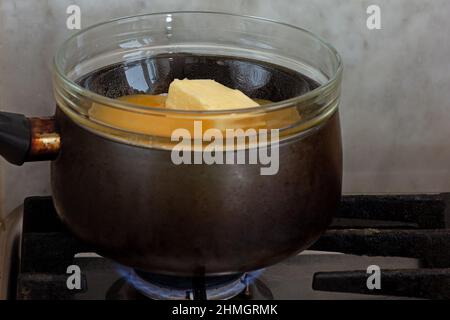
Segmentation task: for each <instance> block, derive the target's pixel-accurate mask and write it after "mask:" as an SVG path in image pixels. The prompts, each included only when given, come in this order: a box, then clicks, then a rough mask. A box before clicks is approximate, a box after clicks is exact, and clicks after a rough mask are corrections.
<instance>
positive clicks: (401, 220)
mask: <svg viewBox="0 0 450 320" xmlns="http://www.w3.org/2000/svg"><path fill="white" fill-rule="evenodd" d="M449 199H450V196H449V194H440V195H420V196H349V197H344V199H343V203H342V206H341V210H340V211H339V213H338V215H337V219H336V220H335V223H334V224H333V225H332V227H331V228H330V230H328V231H327V232H326V233H325V234H324V235H323V236H322V237H321V238H320V239H319V240H318V241H317V242H316V243H315V244H314V245H313V246H312V248H311V249H314V250H321V251H333V252H342V253H346V254H354V255H367V256H395V257H410V258H417V259H420V261H421V264H422V268H420V269H415V270H382V278H381V279H382V280H381V281H382V286H381V289H379V290H369V289H368V288H367V286H366V279H367V273H366V271H344V272H319V273H316V274H315V275H314V279H313V289H315V290H321V291H333V292H346V293H362V294H377V295H384V296H401V297H413V298H429V299H450V229H449V223H450V219H449V212H450V211H449V205H448V204H449ZM393 226H395V227H393Z"/></svg>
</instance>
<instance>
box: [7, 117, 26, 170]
mask: <svg viewBox="0 0 450 320" xmlns="http://www.w3.org/2000/svg"><path fill="white" fill-rule="evenodd" d="M30 147H31V125H30V121H29V120H28V119H27V118H26V117H25V116H24V115H22V114H16V113H9V112H0V155H1V156H3V157H4V158H5V159H6V160H7V161H8V162H11V163H12V164H16V165H19V166H20V165H22V164H23V163H24V162H25V160H26V158H27V155H28V153H29V150H30Z"/></svg>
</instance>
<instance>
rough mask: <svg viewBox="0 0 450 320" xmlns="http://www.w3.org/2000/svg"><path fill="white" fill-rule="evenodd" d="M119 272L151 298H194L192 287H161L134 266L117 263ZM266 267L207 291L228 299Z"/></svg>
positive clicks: (214, 296)
mask: <svg viewBox="0 0 450 320" xmlns="http://www.w3.org/2000/svg"><path fill="white" fill-rule="evenodd" d="M116 271H117V273H118V274H119V275H120V276H121V277H123V278H124V279H125V281H127V282H128V283H129V284H130V285H131V286H133V287H134V288H135V289H136V290H138V291H139V292H141V293H142V294H144V295H145V296H147V297H149V298H151V299H158V300H162V299H165V300H186V299H193V294H192V290H191V289H186V290H183V289H171V288H167V287H161V286H158V285H154V284H152V283H150V282H147V281H145V280H143V279H142V278H141V277H139V275H138V274H136V272H135V271H134V269H133V268H130V267H126V266H123V265H119V264H116ZM264 271H265V269H260V270H256V271H252V272H249V273H246V274H245V275H243V276H242V278H241V279H238V280H237V281H235V282H232V283H230V284H227V285H225V286H223V287H218V288H208V289H207V291H206V294H207V298H208V299H228V298H231V297H234V296H236V295H237V294H239V293H241V292H242V291H244V290H245V288H246V287H247V286H249V285H251V284H252V283H253V282H254V281H255V280H256V279H258V278H259V277H260V276H261V274H262V273H263V272H264Z"/></svg>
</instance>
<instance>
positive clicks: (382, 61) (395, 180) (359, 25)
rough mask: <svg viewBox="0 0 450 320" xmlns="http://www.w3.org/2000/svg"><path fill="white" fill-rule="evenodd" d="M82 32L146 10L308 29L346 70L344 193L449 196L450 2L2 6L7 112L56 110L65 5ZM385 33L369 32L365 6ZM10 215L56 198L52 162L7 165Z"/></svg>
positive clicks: (21, 0) (1, 79)
mask: <svg viewBox="0 0 450 320" xmlns="http://www.w3.org/2000/svg"><path fill="white" fill-rule="evenodd" d="M69 4H77V5H79V6H80V7H81V10H82V27H86V26H88V25H91V24H93V23H97V22H99V21H102V20H106V19H109V18H113V17H119V16H124V15H132V14H138V13H146V12H157V11H175V10H209V11H223V12H233V13H240V14H249V15H255V16H263V17H268V18H272V19H277V20H282V21H284V22H288V23H291V24H295V25H298V26H302V27H305V28H307V29H310V30H311V31H313V32H315V33H317V34H319V35H321V36H322V37H323V38H325V39H327V40H328V41H329V42H331V43H332V44H334V45H335V47H336V48H337V49H338V51H339V52H340V53H341V55H342V57H343V60H344V63H345V75H344V85H343V97H342V107H341V117H342V122H343V135H344V147H345V177H344V191H345V192H351V193H359V192H366V193H367V192H377V193H378V192H438V191H450V171H449V169H450V143H449V139H450V125H449V123H450V105H449V104H450V90H449V85H450V42H449V41H448V34H449V32H450V20H449V19H448V17H447V15H448V12H450V2H449V1H447V0H433V1H431V0H428V1H424V0H393V1H392V0H377V1H375V0H373V1H362V0H317V1H316V0H315V1H302V0H279V1H270V0H248V1H245V0H228V1H223V0H222V1H215V0H213V1H198V0H197V1H182V0H127V1H118V0H116V1H112V0H108V1H106V0H97V1H92V0H90V1H88V0H71V1H67V0H46V1H32V0H0V109H1V110H8V111H13V112H22V113H26V114H28V115H49V114H51V113H52V112H53V110H54V102H53V99H52V89H51V72H50V65H51V58H52V55H53V53H54V51H55V49H56V47H57V45H58V44H60V43H61V41H62V40H63V39H64V38H66V37H67V36H68V35H70V34H71V33H72V32H73V31H69V30H67V29H66V27H65V20H66V17H67V16H66V14H65V11H66V8H67V6H68V5H69ZM370 4H378V5H380V7H381V9H382V26H383V29H382V30H379V31H369V30H368V29H367V28H366V26H365V22H366V17H367V15H366V8H367V6H368V5H370ZM1 167H2V173H1V175H0V178H1V188H0V189H1V204H2V206H1V210H2V212H4V213H6V212H9V211H10V210H11V209H12V208H14V207H15V206H17V205H19V204H20V203H21V202H22V201H23V198H24V197H26V196H29V195H40V194H49V193H50V190H49V182H48V181H49V170H48V164H45V163H40V164H26V165H24V166H23V167H21V168H16V167H13V166H10V165H9V164H7V163H5V162H4V161H3V162H2V163H1Z"/></svg>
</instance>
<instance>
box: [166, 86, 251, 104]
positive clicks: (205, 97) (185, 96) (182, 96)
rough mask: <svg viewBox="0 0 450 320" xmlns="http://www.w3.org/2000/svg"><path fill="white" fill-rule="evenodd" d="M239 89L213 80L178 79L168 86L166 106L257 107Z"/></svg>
mask: <svg viewBox="0 0 450 320" xmlns="http://www.w3.org/2000/svg"><path fill="white" fill-rule="evenodd" d="M258 106H259V104H258V103H257V102H255V101H253V100H252V99H250V98H249V97H247V96H246V95H245V94H243V93H242V92H241V91H239V90H235V89H230V88H228V87H226V86H224V85H222V84H220V83H218V82H216V81H214V80H209V79H204V80H203V79H200V80H188V79H184V80H178V79H175V80H174V81H173V82H172V83H171V84H170V86H169V94H168V96H167V100H166V108H168V109H179V110H231V109H244V108H250V107H258Z"/></svg>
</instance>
